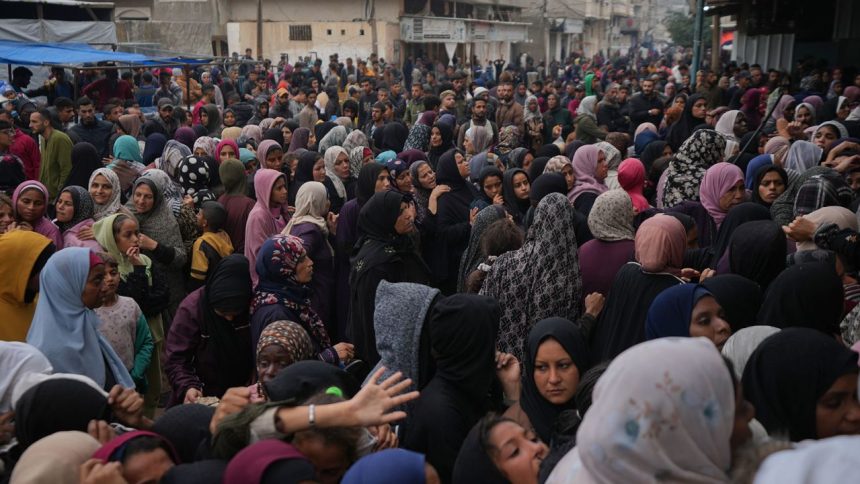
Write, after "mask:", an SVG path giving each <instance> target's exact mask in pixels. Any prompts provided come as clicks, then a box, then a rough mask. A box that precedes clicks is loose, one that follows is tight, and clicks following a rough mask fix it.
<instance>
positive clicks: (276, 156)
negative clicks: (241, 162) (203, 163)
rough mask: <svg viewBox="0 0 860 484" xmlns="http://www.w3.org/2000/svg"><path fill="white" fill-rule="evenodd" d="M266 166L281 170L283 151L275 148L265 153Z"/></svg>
mask: <svg viewBox="0 0 860 484" xmlns="http://www.w3.org/2000/svg"><path fill="white" fill-rule="evenodd" d="M222 154H223V153H222ZM266 168H269V169H271V170H275V171H281V170H282V169H283V168H284V152H283V151H282V150H279V149H277V148H275V149H273V150H269V153H268V154H267V155H266Z"/></svg>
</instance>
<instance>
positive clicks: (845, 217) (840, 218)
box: [796, 206, 860, 252]
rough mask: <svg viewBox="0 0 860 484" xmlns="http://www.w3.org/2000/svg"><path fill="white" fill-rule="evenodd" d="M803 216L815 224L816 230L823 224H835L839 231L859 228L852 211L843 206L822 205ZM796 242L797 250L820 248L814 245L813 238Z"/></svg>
mask: <svg viewBox="0 0 860 484" xmlns="http://www.w3.org/2000/svg"><path fill="white" fill-rule="evenodd" d="M804 218H805V219H807V220H809V221H810V222H812V223H813V224H815V227H816V230H817V229H818V228H819V227H823V226H825V225H835V226H836V227H837V228H838V230H839V231H843V230H846V229H847V230H851V231H854V232H857V231H858V230H860V227H858V221H857V216H856V215H855V214H854V212H852V211H851V210H848V209H847V208H845V207H839V206H830V207H822V208H819V209H818V210H816V211H814V212H812V213H810V214H808V215H805V216H804ZM796 242H797V250H798V252H800V251H812V250H816V249H820V248H821V247H819V246H818V245H816V243H815V241H814V240H796Z"/></svg>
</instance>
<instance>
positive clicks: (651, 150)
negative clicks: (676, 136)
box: [639, 140, 672, 172]
mask: <svg viewBox="0 0 860 484" xmlns="http://www.w3.org/2000/svg"><path fill="white" fill-rule="evenodd" d="M671 154H672V148H671V147H670V146H669V145H668V143H666V142H665V141H662V140H656V141H652V142H651V143H648V146H646V147H645V150H644V151H643V152H642V154H641V155H639V159H640V160H641V161H642V164H643V165H645V171H646V172H648V171H650V170H651V167H652V166H653V165H654V161H656V160H657V159H658V158H662V157H663V156H669V155H671Z"/></svg>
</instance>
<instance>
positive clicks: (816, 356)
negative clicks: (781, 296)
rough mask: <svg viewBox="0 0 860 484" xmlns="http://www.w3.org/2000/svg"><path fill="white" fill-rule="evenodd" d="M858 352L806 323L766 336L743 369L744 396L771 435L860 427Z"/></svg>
mask: <svg viewBox="0 0 860 484" xmlns="http://www.w3.org/2000/svg"><path fill="white" fill-rule="evenodd" d="M857 372H858V369H857V353H855V352H853V351H851V350H849V349H848V348H846V347H844V346H843V345H842V344H840V343H839V342H838V341H836V340H835V339H833V338H832V337H830V336H826V335H824V334H821V333H820V332H818V331H815V330H812V329H809V328H788V329H784V330H782V331H780V332H778V333H776V334H774V335H773V336H770V337H768V338H767V339H765V340H764V341H763V342H762V343H761V344H760V345H759V346H758V348H756V350H755V351H754V352H753V353H752V355H751V356H750V358H749V361H748V362H747V365H746V368H745V369H744V373H743V391H744V396H745V397H746V398H747V399H748V400H749V401H750V403H752V404H753V405H754V406H755V414H756V419H757V420H758V421H759V422H761V424H762V425H764V428H765V429H767V431H768V433H769V434H771V435H784V434H788V438H789V439H791V441H792V442H800V441H802V440H807V439H825V438H827V437H833V436H835V435H844V434H849V435H850V434H856V433H858V432H860V424H858V421H860V419H858V414H860V405H858V403H857V398H856V394H857Z"/></svg>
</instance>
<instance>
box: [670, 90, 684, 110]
mask: <svg viewBox="0 0 860 484" xmlns="http://www.w3.org/2000/svg"><path fill="white" fill-rule="evenodd" d="M672 90H674V88H673V89H672ZM686 105H687V100H686V99H685V98H684V97H683V96H678V97H676V98H675V101H674V103H673V106H675V107H678V108H681V109H684V106H686Z"/></svg>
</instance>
